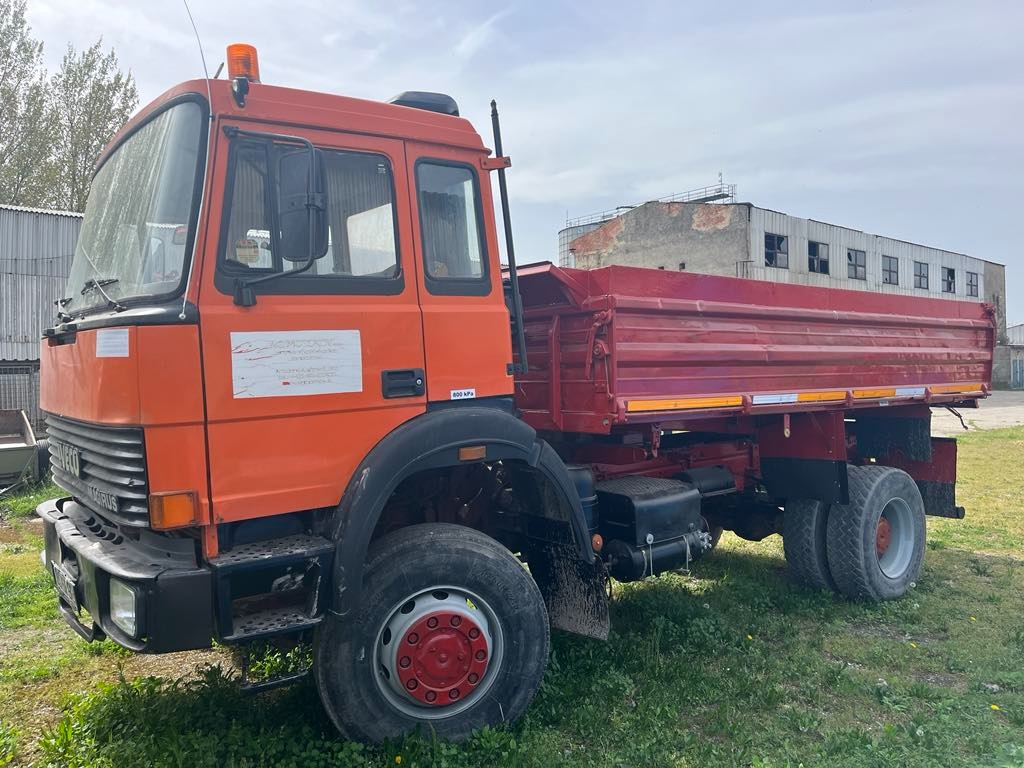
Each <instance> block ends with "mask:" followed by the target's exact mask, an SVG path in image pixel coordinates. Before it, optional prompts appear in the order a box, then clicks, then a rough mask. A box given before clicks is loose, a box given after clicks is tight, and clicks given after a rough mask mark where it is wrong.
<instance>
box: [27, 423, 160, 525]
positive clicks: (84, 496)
mask: <svg viewBox="0 0 1024 768" xmlns="http://www.w3.org/2000/svg"><path fill="white" fill-rule="evenodd" d="M46 432H47V435H48V437H49V439H50V469H51V470H52V471H53V479H54V481H56V483H57V485H59V486H60V487H61V488H63V489H64V490H65V491H67V492H68V493H70V494H71V495H72V496H74V497H75V499H76V500H77V501H78V502H79V503H80V504H84V505H85V506H86V507H88V508H89V509H91V510H92V511H93V512H96V513H97V514H98V515H100V516H101V517H105V518H107V519H108V520H113V521H114V522H118V523H123V524H124V525H133V526H139V527H143V526H148V525H149V507H148V505H147V500H148V496H149V492H148V489H147V487H146V451H145V444H144V442H143V438H142V429H140V428H139V427H108V426H103V425H99V424H86V423H84V422H81V421H72V420H71V419H65V418H63V417H61V416H54V415H52V414H46Z"/></svg>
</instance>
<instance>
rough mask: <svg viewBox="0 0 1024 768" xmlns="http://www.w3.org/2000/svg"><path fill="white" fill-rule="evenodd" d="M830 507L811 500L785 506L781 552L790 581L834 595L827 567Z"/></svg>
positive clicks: (830, 573) (798, 500) (830, 574)
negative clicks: (792, 578)
mask: <svg viewBox="0 0 1024 768" xmlns="http://www.w3.org/2000/svg"><path fill="white" fill-rule="evenodd" d="M828 512H829V505H828V504H826V503H825V502H822V501H816V500H814V499H792V500H790V501H787V502H786V508H785V512H784V513H783V515H782V548H783V550H784V551H785V553H786V563H787V564H788V565H789V570H790V572H791V573H792V574H793V577H794V578H795V579H796V580H797V581H798V582H800V583H801V584H803V585H805V586H807V587H810V588H812V589H828V590H831V591H833V592H835V591H836V583H835V581H834V580H833V578H832V572H831V571H830V570H829V565H828V548H827V539H828V517H829V515H828Z"/></svg>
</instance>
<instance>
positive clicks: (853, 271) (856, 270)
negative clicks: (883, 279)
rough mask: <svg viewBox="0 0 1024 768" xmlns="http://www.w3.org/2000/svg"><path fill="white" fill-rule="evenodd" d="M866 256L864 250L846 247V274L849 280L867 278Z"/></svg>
mask: <svg viewBox="0 0 1024 768" xmlns="http://www.w3.org/2000/svg"><path fill="white" fill-rule="evenodd" d="M867 263H868V257H867V254H865V253H864V251H857V250H854V249H853V248H847V249H846V274H847V276H848V277H849V278H850V279H851V280H867V279H868V268H867Z"/></svg>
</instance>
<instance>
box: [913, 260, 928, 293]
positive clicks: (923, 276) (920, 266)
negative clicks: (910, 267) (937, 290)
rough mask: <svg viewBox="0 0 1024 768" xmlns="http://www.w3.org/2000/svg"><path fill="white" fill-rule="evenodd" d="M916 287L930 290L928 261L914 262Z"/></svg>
mask: <svg viewBox="0 0 1024 768" xmlns="http://www.w3.org/2000/svg"><path fill="white" fill-rule="evenodd" d="M914 287H915V288H924V290H926V291H927V290H928V264H927V263H926V262H923V261H915V262H914Z"/></svg>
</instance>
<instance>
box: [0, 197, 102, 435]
mask: <svg viewBox="0 0 1024 768" xmlns="http://www.w3.org/2000/svg"><path fill="white" fill-rule="evenodd" d="M81 224H82V214H80V213H73V212H69V211H46V210H41V209H37V208H21V207H17V206H10V205H0V408H20V409H22V410H24V411H25V412H26V413H27V414H28V416H29V420H30V421H31V422H32V424H33V426H34V427H37V428H39V427H41V426H42V416H41V414H40V412H39V339H40V337H41V335H42V330H43V328H46V327H47V326H50V325H53V322H54V319H55V318H56V312H57V310H56V307H55V306H54V302H55V301H56V300H57V299H59V298H60V297H61V296H63V295H64V293H63V292H64V289H65V284H66V283H67V279H68V273H69V272H70V271H71V260H72V257H73V256H74V253H75V243H76V242H78V230H79V228H80V227H81Z"/></svg>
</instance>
